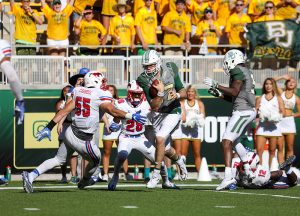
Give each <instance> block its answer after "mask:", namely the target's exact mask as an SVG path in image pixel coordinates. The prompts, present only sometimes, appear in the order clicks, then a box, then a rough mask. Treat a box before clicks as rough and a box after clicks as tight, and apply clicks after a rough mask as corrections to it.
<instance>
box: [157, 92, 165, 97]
mask: <svg viewBox="0 0 300 216" xmlns="http://www.w3.org/2000/svg"><path fill="white" fill-rule="evenodd" d="M157 96H158V97H163V96H165V93H164V92H157Z"/></svg>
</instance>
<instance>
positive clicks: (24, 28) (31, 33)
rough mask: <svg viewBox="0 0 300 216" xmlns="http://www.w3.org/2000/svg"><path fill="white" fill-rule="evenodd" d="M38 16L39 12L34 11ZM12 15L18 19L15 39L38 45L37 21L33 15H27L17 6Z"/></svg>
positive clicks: (14, 7)
mask: <svg viewBox="0 0 300 216" xmlns="http://www.w3.org/2000/svg"><path fill="white" fill-rule="evenodd" d="M33 12H34V13H35V14H36V15H39V12H37V10H33ZM12 14H13V15H14V16H15V17H16V19H15V20H16V23H15V26H16V30H15V39H16V40H20V41H23V42H28V43H31V44H35V43H36V21H35V19H34V18H33V17H32V15H31V14H27V13H25V11H24V10H23V9H22V8H20V7H19V6H18V5H17V4H14V6H13V8H12Z"/></svg>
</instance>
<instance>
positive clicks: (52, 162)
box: [29, 157, 60, 182]
mask: <svg viewBox="0 0 300 216" xmlns="http://www.w3.org/2000/svg"><path fill="white" fill-rule="evenodd" d="M59 165H60V162H59V161H58V160H57V158H56V157H54V158H51V159H48V160H45V161H44V162H43V163H42V164H41V165H39V166H38V167H37V168H36V169H34V170H33V171H32V172H31V173H29V180H30V181H31V182H33V181H34V180H35V179H36V178H37V177H38V176H40V175H42V174H43V173H45V172H47V171H48V170H51V169H53V168H54V167H56V166H59Z"/></svg>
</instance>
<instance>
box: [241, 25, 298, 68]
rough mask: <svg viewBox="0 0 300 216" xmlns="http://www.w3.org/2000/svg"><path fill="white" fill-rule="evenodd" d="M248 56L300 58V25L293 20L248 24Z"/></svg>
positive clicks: (255, 57)
mask: <svg viewBox="0 0 300 216" xmlns="http://www.w3.org/2000/svg"><path fill="white" fill-rule="evenodd" d="M247 30H248V32H247V34H246V38H247V40H248V41H249V50H248V51H249V52H248V56H249V57H250V58H253V59H260V58H265V57H276V58H277V59H282V60H291V61H292V62H297V61H299V60H300V26H299V24H298V23H296V22H295V21H293V20H284V21H267V22H255V23H251V24H248V25H247Z"/></svg>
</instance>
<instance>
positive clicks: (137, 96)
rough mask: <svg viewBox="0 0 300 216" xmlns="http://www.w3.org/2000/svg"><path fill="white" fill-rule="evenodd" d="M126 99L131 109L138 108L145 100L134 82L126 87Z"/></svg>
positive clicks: (141, 91)
mask: <svg viewBox="0 0 300 216" xmlns="http://www.w3.org/2000/svg"><path fill="white" fill-rule="evenodd" d="M127 99H128V101H129V102H130V103H131V104H132V106H133V107H137V106H139V105H140V104H141V103H142V102H143V100H145V93H144V91H143V89H142V88H141V87H140V86H139V84H138V83H137V82H136V81H135V80H132V81H131V82H129V83H128V85H127Z"/></svg>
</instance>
